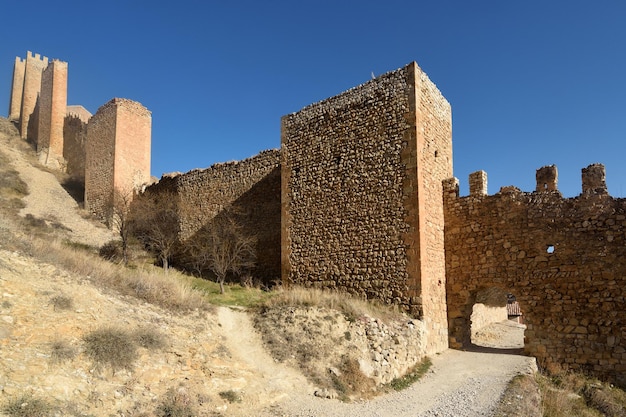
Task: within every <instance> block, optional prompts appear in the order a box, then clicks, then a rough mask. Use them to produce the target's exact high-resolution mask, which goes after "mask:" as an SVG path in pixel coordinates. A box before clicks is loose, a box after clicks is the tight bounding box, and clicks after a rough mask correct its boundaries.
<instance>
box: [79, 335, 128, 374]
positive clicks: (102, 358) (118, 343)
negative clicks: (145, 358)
mask: <svg viewBox="0 0 626 417" xmlns="http://www.w3.org/2000/svg"><path fill="white" fill-rule="evenodd" d="M83 341H84V342H85V353H86V354H87V355H88V356H89V357H91V359H92V360H93V361H94V363H95V364H96V365H98V366H103V365H108V366H110V367H111V369H112V370H113V372H115V371H117V370H119V369H132V367H133V363H134V362H135V360H136V359H137V346H136V345H135V340H134V338H133V336H132V335H131V334H130V333H129V332H127V331H125V330H122V329H118V328H115V327H105V328H102V329H99V330H95V331H93V332H91V333H89V334H87V335H85V336H84V337H83Z"/></svg>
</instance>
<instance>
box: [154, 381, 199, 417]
mask: <svg viewBox="0 0 626 417" xmlns="http://www.w3.org/2000/svg"><path fill="white" fill-rule="evenodd" d="M155 414H156V416H157V417H195V416H197V415H198V414H197V411H196V407H195V404H194V402H193V399H192V398H191V396H190V395H189V394H188V393H187V391H186V390H184V389H182V388H180V389H178V390H174V389H170V390H168V391H167V393H166V395H165V397H164V398H163V400H162V401H161V404H160V405H159V406H158V407H157V409H156V411H155Z"/></svg>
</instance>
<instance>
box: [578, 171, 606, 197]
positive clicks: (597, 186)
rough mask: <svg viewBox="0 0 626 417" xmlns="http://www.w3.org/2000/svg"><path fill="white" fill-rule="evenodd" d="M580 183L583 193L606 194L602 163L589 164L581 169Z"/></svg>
mask: <svg viewBox="0 0 626 417" xmlns="http://www.w3.org/2000/svg"><path fill="white" fill-rule="evenodd" d="M582 184H583V192H582V193H583V194H584V195H602V194H607V193H608V191H607V188H606V179H605V171H604V165H602V164H591V165H589V166H588V167H587V168H583V170H582Z"/></svg>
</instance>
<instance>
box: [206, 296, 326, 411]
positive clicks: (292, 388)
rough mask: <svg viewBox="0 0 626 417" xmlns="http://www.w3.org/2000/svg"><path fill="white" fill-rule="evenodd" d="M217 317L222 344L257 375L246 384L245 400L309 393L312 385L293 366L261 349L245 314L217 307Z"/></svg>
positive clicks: (283, 398)
mask: <svg viewBox="0 0 626 417" xmlns="http://www.w3.org/2000/svg"><path fill="white" fill-rule="evenodd" d="M217 319H218V323H219V326H220V327H221V331H222V334H223V335H224V336H223V337H224V341H223V343H224V345H225V346H226V347H228V349H229V350H230V352H231V354H232V355H233V356H234V357H235V358H236V359H237V360H240V361H242V362H244V363H246V364H247V365H248V366H250V368H253V369H254V370H255V372H256V373H257V374H258V375H259V378H258V379H256V380H254V381H249V385H248V386H247V387H246V391H247V393H246V401H252V402H253V403H254V404H267V403H268V402H271V403H275V402H283V401H287V402H288V401H289V399H290V396H291V395H292V394H295V393H297V394H298V395H302V396H303V397H306V396H312V393H313V390H314V388H313V386H312V385H311V384H310V383H309V382H308V381H307V380H306V378H304V376H303V375H302V374H301V373H299V372H297V371H296V370H295V369H292V368H289V367H286V366H284V365H280V364H277V363H276V362H275V361H274V359H272V358H271V357H270V356H269V354H268V353H267V351H266V350H265V349H264V348H263V342H262V341H261V337H260V336H259V334H258V333H257V332H256V330H255V329H254V327H253V326H252V323H251V321H250V318H249V317H248V315H247V314H246V313H244V312H241V311H235V310H232V309H230V308H227V307H220V308H219V309H218V311H217Z"/></svg>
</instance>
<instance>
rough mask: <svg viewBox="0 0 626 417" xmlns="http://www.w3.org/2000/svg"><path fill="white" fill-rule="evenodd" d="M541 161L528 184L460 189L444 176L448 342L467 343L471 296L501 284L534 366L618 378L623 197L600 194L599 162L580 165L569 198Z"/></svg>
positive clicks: (624, 312) (624, 340) (623, 314)
mask: <svg viewBox="0 0 626 417" xmlns="http://www.w3.org/2000/svg"><path fill="white" fill-rule="evenodd" d="M548 168H550V169H546V167H544V168H542V169H540V170H539V171H538V175H537V182H538V183H537V189H538V190H541V191H535V192H521V191H520V190H519V189H517V188H515V187H504V188H503V189H501V191H500V192H499V193H497V194H495V195H483V194H480V193H475V194H471V195H469V196H467V197H459V196H458V181H457V180H456V179H451V180H446V181H445V222H446V233H445V244H446V274H447V280H448V282H447V301H448V318H449V326H450V328H449V331H450V346H451V347H454V348H460V347H462V346H463V345H465V344H466V343H468V342H469V328H470V323H469V321H470V315H471V313H472V306H473V305H474V303H475V302H476V296H477V294H478V293H479V292H480V291H482V290H484V289H487V288H499V289H501V290H503V291H505V292H509V293H512V294H513V295H515V297H516V299H517V301H518V302H519V304H520V307H521V309H522V312H523V314H524V320H525V323H526V324H527V326H528V328H527V330H526V333H525V350H526V353H528V354H529V355H532V356H535V357H537V359H538V363H539V364H540V365H542V366H544V367H546V368H548V369H550V368H556V367H565V368H569V369H575V370H585V371H590V372H593V373H594V374H596V375H600V376H605V377H609V378H611V379H613V380H615V381H617V382H619V383H621V384H624V383H626V381H625V380H624V375H626V297H625V296H624V288H625V287H626V262H625V261H624V257H623V253H624V245H625V244H626V241H625V240H626V235H625V232H626V199H616V198H613V197H611V196H610V195H609V194H608V193H607V190H606V185H605V181H604V168H603V167H602V166H601V165H597V164H595V165H591V166H589V167H588V168H586V169H584V170H583V181H582V183H583V192H582V193H581V195H580V196H578V197H576V198H563V197H562V196H561V194H560V192H559V191H558V190H556V178H557V175H556V167H548ZM485 180H486V178H485ZM553 189H554V190H553Z"/></svg>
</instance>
